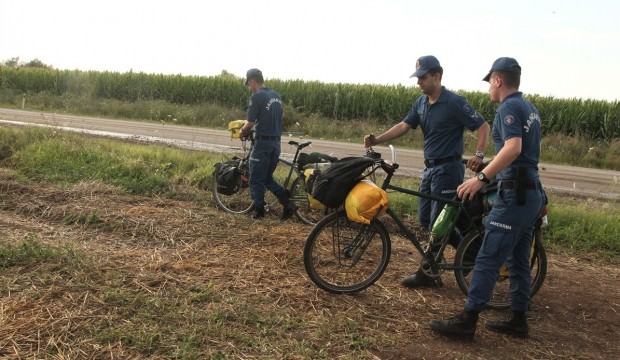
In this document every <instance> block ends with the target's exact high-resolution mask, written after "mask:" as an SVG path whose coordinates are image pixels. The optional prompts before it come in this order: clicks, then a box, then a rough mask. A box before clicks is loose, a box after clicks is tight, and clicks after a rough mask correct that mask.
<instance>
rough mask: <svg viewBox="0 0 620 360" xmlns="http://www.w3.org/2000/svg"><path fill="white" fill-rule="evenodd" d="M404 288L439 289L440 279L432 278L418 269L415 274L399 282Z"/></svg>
mask: <svg viewBox="0 0 620 360" xmlns="http://www.w3.org/2000/svg"><path fill="white" fill-rule="evenodd" d="M400 283H401V284H402V285H403V286H404V287H408V288H412V289H413V288H420V287H440V286H441V279H440V278H438V277H437V278H432V277H430V276H428V275H426V274H425V273H424V271H423V270H422V269H418V271H416V272H415V274H413V275H410V276H407V277H406V278H404V279H403V280H402V281H401V282H400Z"/></svg>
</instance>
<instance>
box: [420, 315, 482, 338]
mask: <svg viewBox="0 0 620 360" xmlns="http://www.w3.org/2000/svg"><path fill="white" fill-rule="evenodd" d="M477 322H478V311H472V310H464V311H463V312H460V313H458V314H456V315H454V316H453V317H451V318H448V319H445V320H432V321H431V329H432V330H433V331H436V332H437V333H439V334H441V335H444V336H448V337H452V338H458V339H469V340H471V339H473V337H474V334H475V333H476V323H477Z"/></svg>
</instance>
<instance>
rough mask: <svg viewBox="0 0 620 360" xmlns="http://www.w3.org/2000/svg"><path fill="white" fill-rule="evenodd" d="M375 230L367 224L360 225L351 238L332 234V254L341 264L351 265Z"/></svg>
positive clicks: (357, 258) (360, 254) (354, 262)
mask: <svg viewBox="0 0 620 360" xmlns="http://www.w3.org/2000/svg"><path fill="white" fill-rule="evenodd" d="M374 235H375V232H374V231H373V230H372V228H371V227H370V226H368V225H361V226H360V227H359V231H358V233H357V235H355V237H354V238H353V239H348V238H346V237H343V236H336V234H334V256H335V257H336V258H337V259H338V261H339V262H340V265H342V266H349V267H353V266H355V265H356V264H357V262H358V261H359V260H360V258H361V257H362V255H363V254H364V251H365V250H366V248H368V244H370V241H371V240H372V238H373V236H374Z"/></svg>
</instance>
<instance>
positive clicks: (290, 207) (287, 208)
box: [278, 190, 297, 220]
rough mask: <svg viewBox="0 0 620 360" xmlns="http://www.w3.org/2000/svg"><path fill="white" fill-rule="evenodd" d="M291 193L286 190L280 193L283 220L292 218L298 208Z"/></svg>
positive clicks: (279, 199)
mask: <svg viewBox="0 0 620 360" xmlns="http://www.w3.org/2000/svg"><path fill="white" fill-rule="evenodd" d="M290 199H291V193H290V192H289V191H288V190H286V191H285V192H284V193H282V194H281V195H278V201H279V202H280V204H282V216H281V217H280V219H281V220H286V219H290V218H291V217H292V216H293V215H295V211H296V210H297V206H296V205H295V203H294V202H292V201H291V200H290Z"/></svg>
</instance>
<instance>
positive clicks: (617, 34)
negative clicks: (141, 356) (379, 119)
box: [0, 0, 620, 101]
mask: <svg viewBox="0 0 620 360" xmlns="http://www.w3.org/2000/svg"><path fill="white" fill-rule="evenodd" d="M423 55H435V56H436V57H437V58H438V59H439V61H440V63H441V65H442V67H443V68H444V76H443V81H442V83H443V85H445V86H446V87H447V88H448V89H451V90H467V91H482V92H486V91H487V90H488V84H487V83H485V82H483V81H482V80H481V79H482V78H483V77H484V76H485V75H486V73H487V72H488V71H489V69H490V68H491V64H492V63H493V61H494V60H495V59H496V58H498V57H501V56H510V57H514V58H516V59H517V60H518V61H519V63H520V64H521V67H522V76H521V89H520V90H522V91H523V92H524V93H526V94H536V95H540V96H552V97H555V98H581V99H597V100H608V101H617V100H620V1H617V0H613V1H612V0H590V1H583V0H579V1H576V0H520V1H505V0H469V1H463V0H460V1H459V0H443V1H415V0H375V1H370V0H329V1H327V0H312V1H308V0H262V1H251V0H224V1H206V0H205V1H202V0H195V1H189V0H175V1H159V0H150V1H142V0H124V1H119V0H106V1H99V0H89V1H85V0H54V1H50V0H0V62H2V61H6V60H9V59H12V58H15V57H19V59H20V61H22V62H29V61H31V60H34V59H38V60H40V61H42V62H43V63H45V64H47V65H51V66H53V67H54V68H56V69H67V70H74V69H78V70H84V71H87V70H95V71H115V72H128V71H134V72H144V73H149V74H182V75H196V76H211V75H218V74H220V73H221V72H222V71H224V70H225V71H226V72H228V73H232V74H235V75H237V76H240V77H243V76H245V72H246V71H247V70H248V69H249V68H253V67H256V68H259V69H261V70H262V71H263V74H264V76H265V79H266V81H267V85H268V82H269V79H270V78H278V79H282V80H288V79H290V80H293V79H301V80H305V81H320V82H326V83H356V84H357V83H359V84H379V85H392V84H402V85H405V86H415V80H416V79H415V78H410V75H411V74H412V73H413V72H414V71H415V62H416V59H417V58H419V57H420V56H423Z"/></svg>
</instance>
